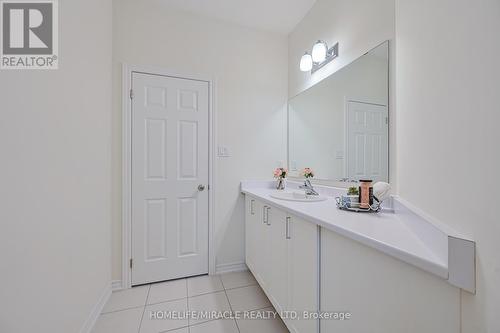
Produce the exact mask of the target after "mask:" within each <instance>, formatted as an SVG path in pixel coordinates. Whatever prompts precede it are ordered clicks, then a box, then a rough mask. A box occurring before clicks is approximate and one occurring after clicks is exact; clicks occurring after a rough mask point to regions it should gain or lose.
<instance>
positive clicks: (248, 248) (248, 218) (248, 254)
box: [245, 195, 259, 271]
mask: <svg viewBox="0 0 500 333" xmlns="http://www.w3.org/2000/svg"><path fill="white" fill-rule="evenodd" d="M256 205H257V203H256V200H255V199H254V198H252V197H249V196H248V195H247V196H245V261H246V264H247V266H248V268H249V269H250V270H251V271H253V270H254V269H255V258H256V253H255V250H256V245H257V244H256V243H257V242H256V237H257V230H256V228H257V223H258V222H259V221H258V219H259V218H258V215H259V214H258V213H257V207H256Z"/></svg>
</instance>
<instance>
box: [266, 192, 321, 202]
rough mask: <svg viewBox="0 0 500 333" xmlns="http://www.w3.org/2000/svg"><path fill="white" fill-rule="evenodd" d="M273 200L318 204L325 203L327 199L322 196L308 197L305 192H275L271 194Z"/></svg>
mask: <svg viewBox="0 0 500 333" xmlns="http://www.w3.org/2000/svg"><path fill="white" fill-rule="evenodd" d="M269 195H270V196H271V198H274V199H280V200H287V201H300V202H318V201H325V200H326V197H325V196H322V195H307V194H305V193H304V192H299V191H296V192H290V191H275V192H273V193H271V194H269Z"/></svg>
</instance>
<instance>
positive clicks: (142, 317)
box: [137, 284, 151, 333]
mask: <svg viewBox="0 0 500 333" xmlns="http://www.w3.org/2000/svg"><path fill="white" fill-rule="evenodd" d="M150 291H151V284H149V288H148V294H147V295H146V301H145V302H144V303H145V304H144V309H142V316H141V321H140V322H139V328H138V330H137V333H140V332H141V327H142V320H143V319H144V313H145V312H146V306H147V305H148V299H149V292H150Z"/></svg>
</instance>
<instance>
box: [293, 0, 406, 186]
mask: <svg viewBox="0 0 500 333" xmlns="http://www.w3.org/2000/svg"><path fill="white" fill-rule="evenodd" d="M394 36H395V32H394V0H379V1H372V0H356V1H353V0H317V2H316V3H315V5H314V6H313V7H312V8H311V10H310V11H309V13H308V14H307V15H306V16H305V17H304V19H303V20H302V21H301V22H300V23H299V24H298V25H297V27H295V29H294V30H293V31H292V32H291V33H290V35H289V36H288V77H289V80H288V94H289V96H290V97H292V96H295V95H297V94H298V93H300V92H302V91H304V90H306V89H307V88H309V87H311V86H313V85H314V84H316V83H318V82H319V81H321V80H323V79H324V78H325V77H328V76H329V75H331V74H332V73H334V72H336V71H337V70H339V69H340V68H342V67H344V66H345V65H347V64H349V63H350V62H352V61H353V60H355V59H357V58H358V57H360V56H361V55H363V54H364V53H366V52H367V51H369V50H371V49H372V48H374V47H375V46H377V45H379V44H380V43H382V42H384V41H386V40H390V46H389V53H390V54H389V57H390V58H391V59H392V58H393V56H394ZM318 39H321V40H324V41H326V42H327V43H328V45H330V46H332V45H333V44H335V43H336V42H338V43H339V57H338V58H336V59H335V60H334V61H332V62H331V63H329V64H328V65H326V66H325V67H323V68H322V69H320V70H319V71H317V72H316V73H314V74H312V75H311V74H310V73H309V72H301V71H300V70H299V62H300V57H301V56H302V55H303V54H304V52H305V51H309V52H310V51H311V49H312V45H313V44H314V42H316V40H318ZM390 72H391V74H390V76H391V79H390V84H391V87H390V89H389V97H390V100H389V118H390V125H389V141H390V144H389V160H390V161H389V179H390V182H391V184H392V185H393V188H394V189H396V188H397V183H396V178H397V177H396V165H395V163H396V159H395V144H396V140H395V135H394V134H395V130H394V128H395V126H394V124H395V113H394V106H395V99H394V91H395V90H394V87H395V85H394V82H395V80H394V62H393V61H391V62H390Z"/></svg>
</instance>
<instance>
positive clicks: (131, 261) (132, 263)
mask: <svg viewBox="0 0 500 333" xmlns="http://www.w3.org/2000/svg"><path fill="white" fill-rule="evenodd" d="M132 266H134V259H132V258H130V269H132Z"/></svg>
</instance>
